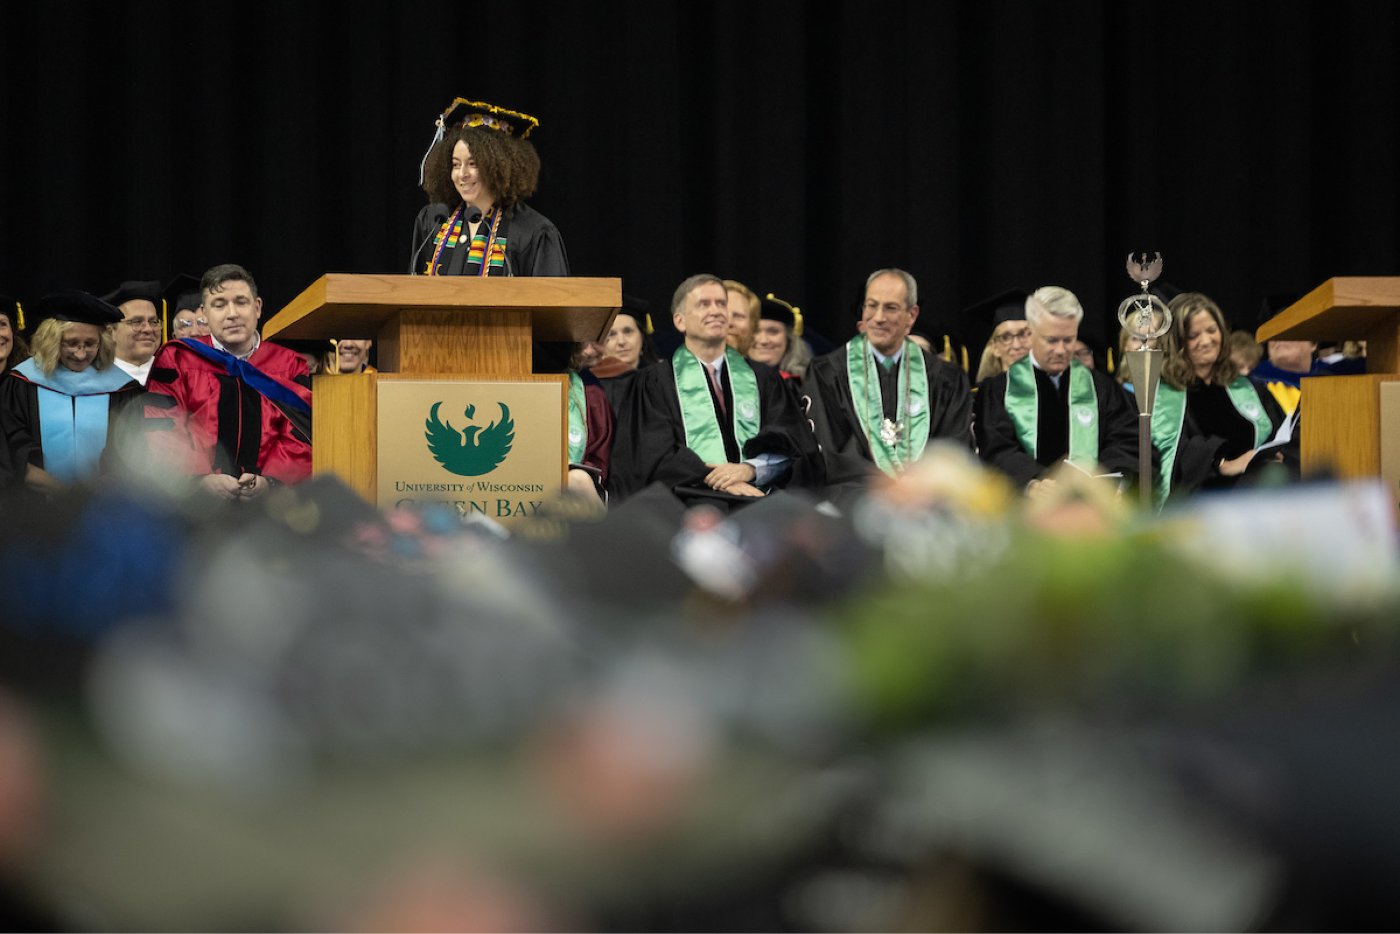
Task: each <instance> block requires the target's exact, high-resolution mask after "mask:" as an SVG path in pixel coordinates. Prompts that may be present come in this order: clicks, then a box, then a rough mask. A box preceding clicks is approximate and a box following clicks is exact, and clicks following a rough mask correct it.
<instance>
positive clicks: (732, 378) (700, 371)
mask: <svg viewBox="0 0 1400 934" xmlns="http://www.w3.org/2000/svg"><path fill="white" fill-rule="evenodd" d="M724 365H725V367H727V368H728V370H729V388H730V390H731V391H732V392H733V393H734V407H733V409H731V410H730V413H729V415H730V418H731V419H732V425H733V428H734V440H735V441H736V442H738V445H739V456H740V457H743V454H744V446H745V445H746V444H748V443H749V442H750V441H752V440H753V439H754V436H755V435H757V434H758V429H759V412H760V409H759V404H758V377H756V376H755V375H754V372H753V368H752V367H750V366H749V365H748V362H747V361H745V360H744V358H743V357H742V356H741V355H740V354H739V352H738V351H737V350H735V349H734V348H733V347H725V349H724ZM671 369H672V370H673V371H674V372H675V376H676V396H677V398H678V399H679V400H680V404H681V421H682V422H683V423H684V425H685V446H686V447H688V448H690V449H691V450H692V451H694V452H695V453H696V454H698V455H699V456H700V459H701V460H703V461H704V462H705V463H707V464H724V463H727V462H728V461H729V455H727V454H726V453H725V452H724V435H723V433H722V432H721V431H720V427H719V417H718V415H717V414H716V413H715V403H714V396H712V395H711V394H710V378H709V377H708V376H706V375H705V365H704V364H703V363H701V362H700V361H699V360H698V359H696V357H695V354H693V353H691V352H690V351H689V350H688V349H687V348H686V346H685V345H684V344H682V345H681V346H680V347H679V348H677V349H676V352H675V354H674V355H672V357H671Z"/></svg>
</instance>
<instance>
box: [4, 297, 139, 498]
mask: <svg viewBox="0 0 1400 934" xmlns="http://www.w3.org/2000/svg"><path fill="white" fill-rule="evenodd" d="M38 312H39V317H41V318H43V319H44V320H43V323H41V324H40V325H39V327H38V328H37V329H36V330H35V332H34V342H33V353H34V355H33V356H32V357H30V358H29V359H28V360H25V361H24V362H23V363H21V364H19V365H18V366H16V367H14V368H13V369H11V370H9V371H8V372H6V373H5V374H4V375H3V376H0V430H3V432H4V441H5V447H6V452H7V455H8V457H7V458H6V460H7V461H8V464H9V472H10V476H9V477H8V478H7V479H8V483H9V484H13V485H20V484H23V485H24V486H26V487H28V488H29V489H31V490H35V491H38V492H45V493H55V492H58V491H60V490H63V489H66V488H68V487H71V486H73V485H74V484H78V483H85V482H88V481H90V480H92V479H93V478H94V477H96V475H97V473H98V471H99V468H100V466H101V464H102V461H103V457H102V455H103V452H104V451H105V450H106V449H107V444H108V441H109V440H110V438H111V435H112V428H113V426H114V425H115V423H116V421H117V419H116V417H115V413H116V411H117V410H119V409H120V408H122V407H124V406H125V405H127V404H129V403H131V401H132V400H134V399H135V398H137V397H138V396H139V395H140V391H141V386H140V384H139V383H137V382H136V381H134V380H133V379H132V378H131V377H129V376H127V375H126V373H125V372H123V371H122V370H120V369H117V368H116V367H115V366H113V364H112V360H113V358H114V356H115V353H116V348H115V339H114V336H113V334H112V331H111V327H112V325H115V324H116V323H117V322H119V321H121V320H122V313H121V312H120V311H118V310H117V309H116V307H115V306H113V305H110V304H108V303H107V302H104V301H103V300H102V299H100V298H97V297H95V296H92V295H89V294H87V293H86V292H76V291H62V292H54V293H52V294H50V295H46V296H44V297H43V298H42V299H40V300H39V308H38Z"/></svg>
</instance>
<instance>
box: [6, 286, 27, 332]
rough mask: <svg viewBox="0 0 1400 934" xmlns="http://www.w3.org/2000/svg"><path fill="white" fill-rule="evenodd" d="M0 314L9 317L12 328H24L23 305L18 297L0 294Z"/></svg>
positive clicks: (18, 329)
mask: <svg viewBox="0 0 1400 934" xmlns="http://www.w3.org/2000/svg"><path fill="white" fill-rule="evenodd" d="M0 315H4V316H5V317H7V318H9V319H10V327H11V328H12V329H14V330H16V331H23V330H24V306H23V305H21V304H20V303H19V299H17V298H13V297H11V296H9V295H4V294H0Z"/></svg>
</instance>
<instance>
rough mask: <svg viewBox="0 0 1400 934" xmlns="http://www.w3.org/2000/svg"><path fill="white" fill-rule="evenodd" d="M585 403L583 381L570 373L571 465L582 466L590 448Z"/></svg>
mask: <svg viewBox="0 0 1400 934" xmlns="http://www.w3.org/2000/svg"><path fill="white" fill-rule="evenodd" d="M587 411H588V410H587V405H586V403H585V402H584V395H583V379H582V378H581V377H580V376H579V375H578V374H577V373H575V372H573V371H572V370H570V371H569V463H571V464H582V463H583V452H584V451H585V450H586V449H587V448H588V415H587Z"/></svg>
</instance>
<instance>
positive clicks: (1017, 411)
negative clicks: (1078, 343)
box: [1006, 356, 1099, 470]
mask: <svg viewBox="0 0 1400 934" xmlns="http://www.w3.org/2000/svg"><path fill="white" fill-rule="evenodd" d="M1068 372H1069V432H1068V434H1069V451H1068V453H1067V454H1066V456H1065V459H1066V460H1068V461H1069V462H1070V463H1072V464H1074V465H1075V466H1076V467H1080V468H1082V469H1084V470H1093V469H1094V468H1095V467H1096V466H1097V465H1098V461H1099V397H1098V395H1097V394H1095V392H1094V378H1093V377H1092V376H1090V375H1089V370H1088V368H1087V367H1085V366H1084V365H1083V364H1082V363H1080V362H1079V361H1078V360H1074V361H1071V362H1070V365H1069V371H1068ZM1039 413H1040V398H1039V389H1038V388H1037V385H1036V378H1035V370H1034V368H1032V366H1031V358H1030V357H1029V356H1025V357H1022V358H1021V359H1020V360H1017V361H1016V362H1015V363H1013V364H1012V365H1011V369H1009V370H1007V371H1006V414H1007V415H1009V416H1010V417H1011V423H1012V424H1013V425H1015V426H1016V437H1017V439H1018V440H1019V441H1020V442H1021V447H1022V448H1024V449H1025V450H1026V451H1028V452H1030V455H1031V457H1039V450H1038V440H1037V438H1038V434H1039V424H1038V421H1037V420H1038V417H1039Z"/></svg>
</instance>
